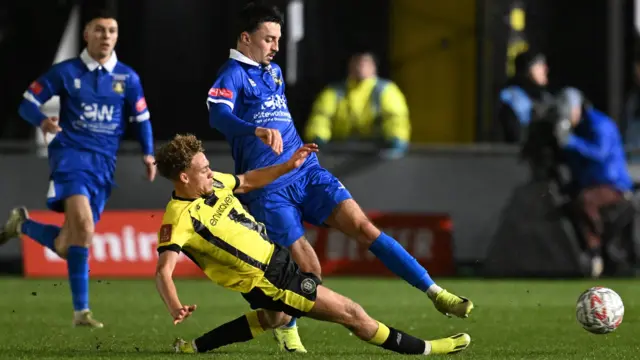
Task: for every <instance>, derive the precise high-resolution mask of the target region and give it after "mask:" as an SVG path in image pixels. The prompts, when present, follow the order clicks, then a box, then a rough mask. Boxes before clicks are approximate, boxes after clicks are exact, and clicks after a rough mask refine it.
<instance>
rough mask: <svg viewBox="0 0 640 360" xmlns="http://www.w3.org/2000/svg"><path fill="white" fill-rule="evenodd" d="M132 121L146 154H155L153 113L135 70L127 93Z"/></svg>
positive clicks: (128, 84) (143, 151) (129, 80)
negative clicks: (148, 106)
mask: <svg viewBox="0 0 640 360" xmlns="http://www.w3.org/2000/svg"><path fill="white" fill-rule="evenodd" d="M125 98H126V101H127V106H128V107H129V111H130V112H129V114H131V117H130V119H129V120H130V121H131V123H132V124H133V126H134V127H135V129H136V133H137V134H138V141H139V142H140V146H141V147H142V153H143V154H144V155H153V129H152V127H151V121H149V119H150V118H151V113H150V112H149V109H148V108H147V101H146V99H145V97H144V91H143V90H142V84H141V82H140V77H139V76H138V74H136V73H135V72H132V73H131V74H130V77H129V79H128V83H127V91H126V93H125Z"/></svg>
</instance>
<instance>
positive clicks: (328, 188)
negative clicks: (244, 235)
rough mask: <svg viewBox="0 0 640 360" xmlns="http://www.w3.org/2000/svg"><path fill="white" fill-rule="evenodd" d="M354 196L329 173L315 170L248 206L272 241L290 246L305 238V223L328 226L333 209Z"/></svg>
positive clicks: (317, 168)
mask: <svg viewBox="0 0 640 360" xmlns="http://www.w3.org/2000/svg"><path fill="white" fill-rule="evenodd" d="M348 199H351V194H350V193H349V191H348V190H347V189H346V188H345V187H344V186H343V185H342V183H341V182H340V181H339V180H338V179H337V178H336V177H335V176H333V175H332V174H331V173H330V172H329V171H327V170H325V169H323V168H321V167H313V168H311V169H310V170H309V171H307V172H306V173H305V174H304V175H303V176H301V177H299V178H298V179H296V180H295V181H294V182H293V183H291V184H289V185H287V186H285V187H282V188H280V189H277V190H275V191H273V192H270V193H267V194H265V195H263V196H260V197H258V198H257V199H254V200H252V201H251V202H249V203H248V204H247V206H248V207H249V211H250V212H251V214H252V215H253V216H254V217H255V218H256V220H258V221H260V222H262V223H264V224H265V226H266V228H267V233H268V235H269V238H270V239H271V240H273V241H274V242H276V243H278V244H280V245H282V246H285V247H289V246H291V245H292V244H293V243H294V242H295V241H296V240H298V239H299V238H300V237H302V236H303V235H304V225H303V221H306V222H308V223H310V224H313V225H316V226H325V223H324V222H325V221H326V220H327V218H328V217H329V215H331V213H332V212H333V209H334V208H335V207H336V206H337V205H338V204H340V203H341V202H343V201H345V200H348Z"/></svg>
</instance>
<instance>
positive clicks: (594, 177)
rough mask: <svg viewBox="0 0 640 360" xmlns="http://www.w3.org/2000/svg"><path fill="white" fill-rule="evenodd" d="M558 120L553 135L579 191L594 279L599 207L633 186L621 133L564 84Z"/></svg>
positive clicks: (599, 263)
mask: <svg viewBox="0 0 640 360" xmlns="http://www.w3.org/2000/svg"><path fill="white" fill-rule="evenodd" d="M557 108H558V112H559V115H560V119H562V120H561V121H560V122H558V123H557V126H556V131H555V133H556V138H557V140H558V143H559V145H560V148H561V149H562V152H563V156H564V159H565V161H566V164H567V166H568V167H569V169H570V172H571V178H572V186H573V189H574V190H575V192H576V194H577V198H575V200H576V205H577V206H576V209H577V211H578V221H579V227H580V230H581V232H582V235H583V236H584V239H585V240H586V245H587V249H588V251H589V255H590V257H591V273H592V276H593V277H599V276H600V275H601V274H602V271H603V268H604V264H603V259H602V239H601V237H602V234H603V227H604V225H603V221H602V219H601V215H600V211H601V209H602V208H603V207H607V206H611V205H615V204H618V203H620V202H622V201H624V199H625V195H626V194H627V193H629V192H630V191H631V189H632V185H633V182H632V180H631V177H630V175H629V172H628V170H627V163H626V160H625V153H624V148H623V144H622V138H621V135H620V131H619V130H618V128H617V126H616V124H615V123H614V122H613V121H612V120H611V119H610V118H609V117H608V116H607V115H606V114H604V113H602V112H600V111H598V110H596V109H594V108H593V106H592V105H590V104H589V103H588V102H587V101H585V99H584V96H583V95H582V93H581V92H580V91H579V90H577V89H574V88H565V89H564V90H563V91H562V92H561V93H560V95H559V97H558V102H557Z"/></svg>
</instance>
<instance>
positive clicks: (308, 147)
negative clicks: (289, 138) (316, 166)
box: [288, 144, 318, 169]
mask: <svg viewBox="0 0 640 360" xmlns="http://www.w3.org/2000/svg"><path fill="white" fill-rule="evenodd" d="M316 152H318V145H316V144H304V146H302V147H301V148H300V149H298V150H296V152H295V153H293V155H292V156H291V159H289V161H288V163H289V166H290V167H291V168H292V169H295V168H298V167H300V166H301V165H302V164H303V163H304V161H305V160H306V159H307V158H308V157H309V155H311V154H312V153H316Z"/></svg>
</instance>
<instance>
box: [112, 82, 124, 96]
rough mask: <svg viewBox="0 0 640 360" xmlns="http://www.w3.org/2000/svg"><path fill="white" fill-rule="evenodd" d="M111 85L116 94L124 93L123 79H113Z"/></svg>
mask: <svg viewBox="0 0 640 360" xmlns="http://www.w3.org/2000/svg"><path fill="white" fill-rule="evenodd" d="M111 87H112V89H113V91H114V92H115V93H116V94H122V93H124V80H117V79H113V83H112V84H111Z"/></svg>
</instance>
